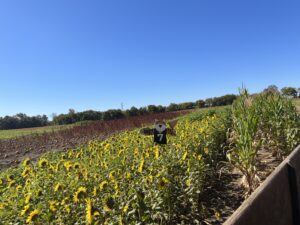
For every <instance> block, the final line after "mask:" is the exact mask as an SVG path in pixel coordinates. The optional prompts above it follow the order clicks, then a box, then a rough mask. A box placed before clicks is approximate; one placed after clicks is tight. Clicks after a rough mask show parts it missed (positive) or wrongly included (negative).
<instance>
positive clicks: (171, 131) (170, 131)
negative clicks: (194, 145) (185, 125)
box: [167, 128, 176, 135]
mask: <svg viewBox="0 0 300 225" xmlns="http://www.w3.org/2000/svg"><path fill="white" fill-rule="evenodd" d="M167 134H170V135H176V132H175V130H174V129H173V128H167Z"/></svg>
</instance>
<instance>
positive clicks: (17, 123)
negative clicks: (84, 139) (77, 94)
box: [0, 94, 237, 130]
mask: <svg viewBox="0 0 300 225" xmlns="http://www.w3.org/2000/svg"><path fill="white" fill-rule="evenodd" d="M236 98H237V96H236V95H233V94H229V95H224V96H220V97H215V98H208V99H206V100H197V101H195V102H183V103H179V104H176V103H171V104H170V105H168V106H162V105H148V106H145V107H140V108H136V107H134V106H133V107H131V108H130V109H127V110H120V109H110V110H107V111H104V112H101V111H94V110H87V111H83V112H75V110H74V109H69V112H68V113H66V114H59V115H54V116H53V121H51V122H50V121H49V120H48V118H47V116H46V115H42V116H40V115H38V116H27V115H26V114H24V113H19V114H16V115H15V116H5V117H0V130H7V129H17V128H27V127H40V126H46V125H49V124H57V125H63V124H72V123H76V122H80V121H89V120H113V119H121V118H125V117H132V116H140V115H148V114H154V113H161V112H172V111H178V110H188V109H196V108H204V107H213V106H224V105H230V104H232V102H233V101H234V100H235V99H236Z"/></svg>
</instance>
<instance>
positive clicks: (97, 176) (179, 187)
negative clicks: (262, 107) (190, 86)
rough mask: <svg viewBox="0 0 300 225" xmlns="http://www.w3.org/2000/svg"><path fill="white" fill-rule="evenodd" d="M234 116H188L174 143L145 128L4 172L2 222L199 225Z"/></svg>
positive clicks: (0, 184)
mask: <svg viewBox="0 0 300 225" xmlns="http://www.w3.org/2000/svg"><path fill="white" fill-rule="evenodd" d="M230 124H231V121H230V116H229V113H228V112H226V111H224V112H222V113H209V114H207V115H204V116H203V115H201V116H198V117H197V115H196V116H195V115H193V116H184V117H183V118H181V119H179V121H178V122H177V124H176V126H175V131H176V135H175V136H169V137H168V144H167V145H156V144H154V143H153V140H152V137H151V136H143V135H141V134H140V133H139V131H138V130H133V131H125V132H122V133H119V134H116V135H114V136H111V137H110V138H108V139H106V140H104V141H98V140H94V141H91V142H89V144H88V145H87V146H81V147H78V148H76V149H72V150H68V151H65V152H62V153H57V152H56V153H53V152H52V153H51V152H49V153H46V154H44V155H43V156H42V157H41V158H40V160H39V161H38V162H36V163H33V162H31V161H30V159H26V160H24V161H23V162H22V164H21V165H20V166H19V167H18V168H11V169H8V170H6V171H3V172H2V173H0V224H5V225H6V224H120V225H121V224H177V223H179V224H191V223H192V224H199V223H200V221H201V219H203V217H204V215H203V214H204V206H203V205H202V204H201V201H200V200H201V194H202V191H203V190H204V189H205V185H208V184H209V180H210V179H212V177H213V174H214V171H215V168H216V166H217V163H218V161H219V160H220V158H222V157H223V154H222V145H223V144H224V143H225V142H226V132H227V130H228V128H229V126H230Z"/></svg>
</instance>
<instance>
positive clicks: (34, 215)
mask: <svg viewBox="0 0 300 225" xmlns="http://www.w3.org/2000/svg"><path fill="white" fill-rule="evenodd" d="M39 214H40V210H38V209H35V210H33V211H32V212H31V213H30V214H29V216H28V218H27V220H26V223H30V224H31V223H32V222H33V221H34V220H36V218H37V217H38V215H39Z"/></svg>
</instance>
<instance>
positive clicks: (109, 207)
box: [102, 197, 115, 212]
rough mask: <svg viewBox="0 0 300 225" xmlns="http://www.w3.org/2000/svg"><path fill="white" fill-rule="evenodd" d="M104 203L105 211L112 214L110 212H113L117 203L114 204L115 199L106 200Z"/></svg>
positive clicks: (108, 198)
mask: <svg viewBox="0 0 300 225" xmlns="http://www.w3.org/2000/svg"><path fill="white" fill-rule="evenodd" d="M102 203H103V209H104V211H106V212H110V211H112V210H113V208H114V204H115V202H114V199H113V198H112V197H106V198H104V199H103V201H102Z"/></svg>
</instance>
